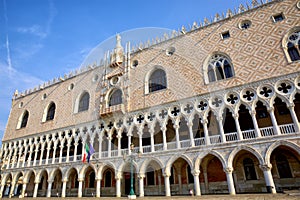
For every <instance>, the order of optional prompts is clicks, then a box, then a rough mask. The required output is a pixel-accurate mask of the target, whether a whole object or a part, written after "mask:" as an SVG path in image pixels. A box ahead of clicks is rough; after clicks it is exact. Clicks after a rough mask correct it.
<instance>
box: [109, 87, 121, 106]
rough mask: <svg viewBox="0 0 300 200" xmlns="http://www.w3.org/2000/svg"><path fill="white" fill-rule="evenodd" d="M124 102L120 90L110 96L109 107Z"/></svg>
mask: <svg viewBox="0 0 300 200" xmlns="http://www.w3.org/2000/svg"><path fill="white" fill-rule="evenodd" d="M122 102H123V101H122V91H121V90H120V89H117V90H115V91H113V92H112V94H111V95H110V98H109V102H108V105H109V106H115V105H119V104H121V103H122Z"/></svg>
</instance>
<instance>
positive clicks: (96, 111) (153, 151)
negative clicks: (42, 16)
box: [0, 0, 300, 197]
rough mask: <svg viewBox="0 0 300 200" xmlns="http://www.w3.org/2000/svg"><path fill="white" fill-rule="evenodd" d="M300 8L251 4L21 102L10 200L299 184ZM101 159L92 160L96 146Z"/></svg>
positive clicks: (2, 154) (282, 1)
mask: <svg viewBox="0 0 300 200" xmlns="http://www.w3.org/2000/svg"><path fill="white" fill-rule="evenodd" d="M299 46H300V1H298V0H273V1H256V0H252V2H251V4H249V5H241V6H240V7H239V9H238V10H235V11H231V10H228V11H227V12H226V13H224V14H220V15H219V14H216V15H215V17H214V19H211V20H209V19H204V21H203V22H200V23H196V22H195V23H193V25H192V26H191V27H190V28H189V29H187V28H185V27H182V29H181V30H180V31H173V32H172V33H170V34H165V35H164V36H163V37H162V38H157V39H156V40H154V41H152V42H147V43H145V44H141V45H139V46H138V47H132V46H131V45H130V43H129V41H128V43H127V44H126V46H125V47H123V46H122V45H121V37H120V36H119V35H117V36H116V47H115V48H114V50H113V51H112V52H111V53H109V54H107V55H106V56H105V58H104V60H103V61H101V63H100V64H99V66H98V65H92V66H88V67H86V68H83V69H81V70H78V71H75V72H73V73H70V74H68V75H65V76H64V77H60V78H57V79H54V80H52V81H49V82H48V83H45V84H43V85H40V86H38V87H36V88H34V89H30V90H27V91H25V92H21V93H19V92H16V93H15V94H14V96H13V100H12V107H11V113H10V116H9V119H8V123H7V127H6V131H5V134H4V137H3V143H2V147H1V151H0V158H1V160H2V170H1V187H0V189H1V191H0V195H2V197H6V196H7V197H12V196H16V195H21V196H30V197H42V196H45V197H51V196H61V197H69V196H77V197H83V196H96V197H100V196H117V197H121V196H126V195H128V193H129V191H130V162H129V161H128V159H127V158H128V157H129V156H130V155H133V156H134V157H135V159H134V161H133V172H134V176H133V179H134V186H133V187H134V190H135V192H136V194H137V195H138V196H141V197H142V196H146V195H165V196H172V195H186V194H189V191H190V190H191V189H192V190H193V192H194V194H195V195H197V196H199V195H201V194H216V193H228V194H231V195H234V194H236V193H253V192H256V193H258V192H269V193H276V192H282V191H284V190H287V189H294V188H299V187H300V138H299V133H300V132H299V131H300V124H299V121H300V47H299ZM89 145H90V146H93V148H94V149H95V153H94V154H93V155H92V157H91V160H90V162H89V163H83V162H82V159H83V156H84V153H85V152H86V150H85V147H86V146H89Z"/></svg>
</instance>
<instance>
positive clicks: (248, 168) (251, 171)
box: [243, 158, 257, 180]
mask: <svg viewBox="0 0 300 200" xmlns="http://www.w3.org/2000/svg"><path fill="white" fill-rule="evenodd" d="M243 165H244V171H245V177H246V180H257V177H256V173H255V167H254V163H253V161H252V159H250V158H245V159H244V161H243Z"/></svg>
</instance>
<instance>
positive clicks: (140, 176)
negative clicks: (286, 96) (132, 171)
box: [138, 174, 146, 179]
mask: <svg viewBox="0 0 300 200" xmlns="http://www.w3.org/2000/svg"><path fill="white" fill-rule="evenodd" d="M145 177H146V176H145V174H139V175H138V178H139V179H143V178H145Z"/></svg>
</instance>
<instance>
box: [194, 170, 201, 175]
mask: <svg viewBox="0 0 300 200" xmlns="http://www.w3.org/2000/svg"><path fill="white" fill-rule="evenodd" d="M192 174H193V175H194V176H199V174H200V170H192Z"/></svg>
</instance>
